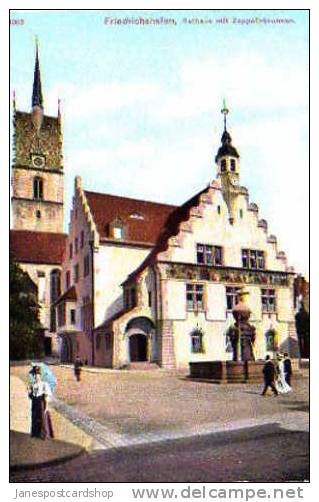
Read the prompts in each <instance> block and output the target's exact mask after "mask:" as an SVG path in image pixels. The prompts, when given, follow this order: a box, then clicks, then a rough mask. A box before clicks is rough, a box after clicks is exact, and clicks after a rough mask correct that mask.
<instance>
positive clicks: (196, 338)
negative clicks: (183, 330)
mask: <svg viewBox="0 0 319 502" xmlns="http://www.w3.org/2000/svg"><path fill="white" fill-rule="evenodd" d="M203 336H204V333H203V331H202V330H201V329H200V328H195V329H194V330H193V331H192V332H191V350H192V352H193V353H194V354H203V353H204V352H205V350H204V344H203Z"/></svg>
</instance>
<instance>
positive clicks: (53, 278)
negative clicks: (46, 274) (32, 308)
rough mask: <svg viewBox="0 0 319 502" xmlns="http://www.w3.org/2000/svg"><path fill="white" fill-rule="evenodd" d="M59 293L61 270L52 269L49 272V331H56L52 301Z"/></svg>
mask: <svg viewBox="0 0 319 502" xmlns="http://www.w3.org/2000/svg"><path fill="white" fill-rule="evenodd" d="M60 294H61V272H60V270H57V269H56V270H52V272H51V274H50V303H51V308H50V331H51V332H54V331H56V310H55V307H54V305H53V303H54V302H55V301H56V300H57V299H58V298H59V296H60Z"/></svg>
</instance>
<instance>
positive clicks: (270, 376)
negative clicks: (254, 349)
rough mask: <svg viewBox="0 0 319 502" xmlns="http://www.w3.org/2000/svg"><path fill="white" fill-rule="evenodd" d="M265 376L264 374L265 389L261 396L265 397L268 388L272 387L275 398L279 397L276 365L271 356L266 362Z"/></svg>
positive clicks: (267, 357)
mask: <svg viewBox="0 0 319 502" xmlns="http://www.w3.org/2000/svg"><path fill="white" fill-rule="evenodd" d="M263 374H264V389H263V391H262V394H261V395H262V396H265V395H266V393H267V389H268V387H270V388H271V390H272V391H273V393H274V394H275V396H278V391H277V389H276V386H275V366H274V363H273V362H272V361H271V360H270V356H269V355H267V356H266V362H265V365H264V368H263Z"/></svg>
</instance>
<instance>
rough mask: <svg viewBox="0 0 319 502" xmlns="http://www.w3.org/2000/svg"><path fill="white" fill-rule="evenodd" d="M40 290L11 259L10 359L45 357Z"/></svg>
mask: <svg viewBox="0 0 319 502" xmlns="http://www.w3.org/2000/svg"><path fill="white" fill-rule="evenodd" d="M41 335H42V327H41V324H40V321H39V305H38V302H37V286H36V285H35V284H34V282H33V281H32V280H31V278H30V276H29V274H27V273H26V272H24V271H23V270H22V269H21V267H20V265H18V264H17V263H16V261H15V260H14V258H13V256H10V359H28V358H32V357H39V356H41V355H42V353H43V342H42V338H41Z"/></svg>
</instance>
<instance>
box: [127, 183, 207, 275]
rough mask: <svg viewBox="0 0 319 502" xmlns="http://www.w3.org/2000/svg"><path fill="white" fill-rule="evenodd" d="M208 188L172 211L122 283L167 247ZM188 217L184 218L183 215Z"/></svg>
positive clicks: (140, 270) (151, 261) (150, 262)
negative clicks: (145, 252) (148, 247)
mask: <svg viewBox="0 0 319 502" xmlns="http://www.w3.org/2000/svg"><path fill="white" fill-rule="evenodd" d="M209 190H210V185H208V186H206V187H205V188H204V189H202V190H200V191H199V192H197V193H196V194H195V195H193V196H192V197H191V198H190V199H188V200H186V201H185V202H184V203H183V204H181V205H180V206H177V207H176V209H175V211H173V212H172V213H171V214H170V215H169V216H168V218H167V221H166V223H165V225H164V226H163V227H162V231H161V232H160V234H159V236H158V238H157V241H156V243H155V245H154V247H153V249H152V250H151V251H150V252H149V254H148V255H147V256H146V257H145V258H144V260H143V261H142V263H141V264H140V265H139V266H138V267H137V268H136V269H135V270H134V271H133V272H131V274H129V275H128V276H127V278H126V279H125V281H123V282H122V285H123V284H125V283H126V282H128V281H130V280H132V279H135V277H136V276H138V275H139V274H140V273H141V272H143V270H145V268H146V267H147V266H148V265H150V264H152V263H153V262H154V260H155V258H156V256H157V255H158V254H159V253H161V252H162V251H164V250H165V249H167V243H168V240H169V239H170V237H172V236H173V235H177V234H178V232H179V229H180V225H181V223H182V222H183V221H188V219H189V218H190V209H191V208H192V207H194V206H195V207H196V206H197V205H198V204H199V203H200V197H201V195H203V194H204V193H206V192H208V191H209ZM187 215H188V217H187V218H186V219H184V218H185V216H187ZM174 217H177V219H176V221H172V219H174Z"/></svg>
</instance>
